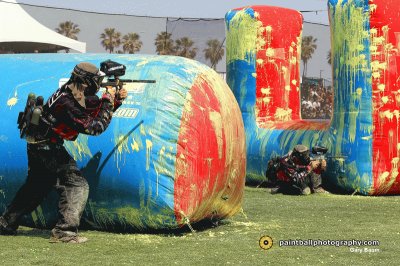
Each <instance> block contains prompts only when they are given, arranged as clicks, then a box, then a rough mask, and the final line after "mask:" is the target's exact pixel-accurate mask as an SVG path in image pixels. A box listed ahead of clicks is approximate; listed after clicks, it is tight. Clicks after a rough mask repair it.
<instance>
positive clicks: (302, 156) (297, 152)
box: [291, 145, 311, 165]
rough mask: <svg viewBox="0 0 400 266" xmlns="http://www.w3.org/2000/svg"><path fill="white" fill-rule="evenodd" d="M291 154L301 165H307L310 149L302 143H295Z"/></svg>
mask: <svg viewBox="0 0 400 266" xmlns="http://www.w3.org/2000/svg"><path fill="white" fill-rule="evenodd" d="M291 156H292V157H293V159H294V160H296V161H298V162H299V163H300V164H302V165H308V164H309V163H310V161H311V159H310V150H309V149H308V148H307V147H306V146H304V145H296V146H295V147H294V148H293V151H292V154H291Z"/></svg>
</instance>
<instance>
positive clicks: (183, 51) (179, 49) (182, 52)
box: [175, 37, 197, 59]
mask: <svg viewBox="0 0 400 266" xmlns="http://www.w3.org/2000/svg"><path fill="white" fill-rule="evenodd" d="M193 44H194V42H193V41H192V40H191V39H189V38H188V37H183V38H180V39H178V40H175V51H176V52H175V54H176V55H178V56H183V57H186V58H191V59H193V58H195V57H196V54H197V48H196V47H192V46H193Z"/></svg>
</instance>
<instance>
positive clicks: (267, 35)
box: [226, 0, 400, 195]
mask: <svg viewBox="0 0 400 266" xmlns="http://www.w3.org/2000/svg"><path fill="white" fill-rule="evenodd" d="M328 6H329V17H330V22H331V34H332V37H331V40H332V55H331V58H332V66H333V84H334V92H333V94H334V106H333V117H332V119H331V120H330V121H327V120H325V121H323V120H322V121H316V120H304V119H302V117H301V114H300V79H299V64H300V53H301V39H302V37H301V32H302V15H301V14H300V13H299V12H298V11H295V10H290V9H285V8H279V7H269V6H251V7H245V8H239V9H235V10H231V11H230V12H228V13H227V14H226V27H227V83H228V84H229V86H230V87H231V89H232V90H233V92H234V94H235V96H236V98H237V100H238V102H239V106H240V108H241V110H242V114H243V119H244V124H245V131H246V145H247V160H248V161H247V173H246V174H247V181H248V182H258V183H260V182H262V180H264V179H265V177H264V175H265V170H266V166H267V162H268V160H270V159H271V158H272V157H274V156H277V155H283V154H285V153H287V152H289V151H290V150H292V149H293V147H294V146H295V145H296V144H300V143H302V144H304V145H307V146H309V147H310V148H311V147H312V146H314V145H317V144H318V145H323V146H326V147H327V148H329V151H328V153H329V154H327V155H328V156H327V161H328V169H327V173H326V176H327V180H328V181H329V182H331V183H333V184H334V185H336V186H338V187H340V188H342V189H344V190H347V191H349V192H354V191H355V192H359V193H362V194H365V195H380V194H400V183H399V181H400V175H399V157H400V139H399V110H400V76H399V75H400V33H399V32H400V23H399V21H398V16H399V14H400V6H399V5H398V2H397V1H384V0H374V1H367V0H364V1H360V0H348V1H346V0H343V1H334V0H331V1H329V2H328ZM321 60H324V59H321Z"/></svg>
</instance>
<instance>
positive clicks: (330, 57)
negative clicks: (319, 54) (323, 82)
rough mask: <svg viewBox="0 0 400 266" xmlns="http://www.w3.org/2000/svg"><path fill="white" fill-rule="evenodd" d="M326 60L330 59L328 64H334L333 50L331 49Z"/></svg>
mask: <svg viewBox="0 0 400 266" xmlns="http://www.w3.org/2000/svg"><path fill="white" fill-rule="evenodd" d="M326 60H328V64H330V65H331V64H332V50H331V49H329V51H328V54H327V55H326Z"/></svg>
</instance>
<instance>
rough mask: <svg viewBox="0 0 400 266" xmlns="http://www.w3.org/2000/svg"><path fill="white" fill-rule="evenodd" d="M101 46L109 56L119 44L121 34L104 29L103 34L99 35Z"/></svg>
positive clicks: (113, 30) (110, 29) (112, 29)
mask: <svg viewBox="0 0 400 266" xmlns="http://www.w3.org/2000/svg"><path fill="white" fill-rule="evenodd" d="M100 39H102V41H101V45H103V46H104V48H105V49H106V51H107V50H109V51H110V54H111V53H112V52H114V49H115V48H117V47H118V46H120V44H121V33H120V32H118V31H116V30H115V29H114V28H106V29H104V32H103V33H102V34H101V35H100Z"/></svg>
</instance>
